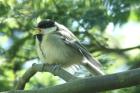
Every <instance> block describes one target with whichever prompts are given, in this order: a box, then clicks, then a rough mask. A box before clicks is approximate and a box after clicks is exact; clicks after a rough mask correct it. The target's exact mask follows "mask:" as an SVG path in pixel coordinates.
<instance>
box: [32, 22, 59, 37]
mask: <svg viewBox="0 0 140 93" xmlns="http://www.w3.org/2000/svg"><path fill="white" fill-rule="evenodd" d="M56 29H57V26H56V25H55V21H53V20H50V19H45V20H42V21H40V22H39V23H38V24H37V27H36V32H35V33H34V35H37V34H47V33H50V32H54V31H56Z"/></svg>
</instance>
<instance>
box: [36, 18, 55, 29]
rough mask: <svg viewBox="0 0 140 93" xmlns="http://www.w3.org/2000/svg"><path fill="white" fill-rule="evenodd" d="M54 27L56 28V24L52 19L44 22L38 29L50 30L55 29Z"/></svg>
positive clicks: (39, 24) (41, 22)
mask: <svg viewBox="0 0 140 93" xmlns="http://www.w3.org/2000/svg"><path fill="white" fill-rule="evenodd" d="M54 26H55V22H54V21H53V20H50V19H45V20H42V21H40V22H39V23H38V25H37V27H38V28H50V27H54Z"/></svg>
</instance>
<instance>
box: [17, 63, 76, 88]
mask: <svg viewBox="0 0 140 93" xmlns="http://www.w3.org/2000/svg"><path fill="white" fill-rule="evenodd" d="M36 72H50V73H52V74H54V75H56V76H59V77H60V78H62V79H64V80H65V81H71V80H74V79H77V77H75V76H73V75H71V74H70V73H68V72H67V71H65V70H64V69H62V68H60V67H59V66H57V67H56V66H54V65H49V64H33V65H32V67H31V68H29V69H28V70H27V71H26V72H25V73H24V75H23V76H22V77H21V78H20V79H19V80H18V82H17V85H16V89H17V90H22V89H24V87H25V84H26V83H27V82H28V81H29V80H30V78H31V77H32V76H33V75H35V73H36Z"/></svg>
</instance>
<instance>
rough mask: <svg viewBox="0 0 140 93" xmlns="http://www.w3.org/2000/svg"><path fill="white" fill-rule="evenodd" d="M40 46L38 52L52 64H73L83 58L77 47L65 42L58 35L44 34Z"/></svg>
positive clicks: (42, 58) (43, 59)
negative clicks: (49, 35) (48, 35)
mask: <svg viewBox="0 0 140 93" xmlns="http://www.w3.org/2000/svg"><path fill="white" fill-rule="evenodd" d="M37 46H38V47H40V49H39V48H38V54H39V56H40V59H41V60H42V61H45V62H47V63H50V64H61V65H65V66H67V65H71V64H73V63H78V62H80V61H81V60H82V55H81V54H80V52H78V51H77V50H76V49H74V48H72V47H71V46H69V45H67V44H65V43H64V42H63V40H62V39H61V38H59V37H58V36H51V37H47V36H43V40H42V42H41V44H40V46H39V43H38V45H37Z"/></svg>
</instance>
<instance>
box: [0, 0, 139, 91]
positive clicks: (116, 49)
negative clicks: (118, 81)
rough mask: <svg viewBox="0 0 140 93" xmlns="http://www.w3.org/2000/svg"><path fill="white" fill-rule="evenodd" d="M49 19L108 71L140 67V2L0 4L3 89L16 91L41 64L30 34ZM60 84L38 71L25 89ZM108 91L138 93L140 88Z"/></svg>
mask: <svg viewBox="0 0 140 93" xmlns="http://www.w3.org/2000/svg"><path fill="white" fill-rule="evenodd" d="M46 18H47V19H48V18H50V19H53V20H56V21H58V22H59V23H61V24H64V25H65V26H67V27H68V28H69V29H70V30H71V31H72V32H73V33H74V34H75V35H76V36H77V37H78V38H79V39H80V40H81V42H82V43H83V44H84V45H85V46H86V47H87V49H88V50H89V51H90V52H91V53H92V55H93V56H94V57H96V58H97V59H98V60H100V62H101V63H102V64H103V67H104V71H105V72H106V73H108V74H111V73H117V72H121V71H125V70H129V69H134V68H137V67H139V66H140V57H139V55H140V0H0V91H6V90H9V89H13V87H15V86H14V85H15V83H16V80H17V79H18V78H19V77H20V76H22V74H23V73H24V72H25V71H26V70H27V68H29V67H30V66H31V64H32V63H34V62H38V57H37V54H36V51H35V42H34V37H33V35H32V32H33V31H34V27H35V26H36V24H37V22H39V21H40V20H42V19H46ZM129 47H130V49H129ZM131 47H132V48H131ZM60 81H62V80H61V79H59V78H58V77H55V76H53V75H51V74H50V73H37V74H36V75H35V76H34V77H32V78H31V81H30V82H29V83H28V84H27V86H26V89H34V88H42V87H46V86H52V85H56V84H59V83H60ZM106 93H140V86H134V87H130V88H123V89H117V90H113V91H107V92H106Z"/></svg>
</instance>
